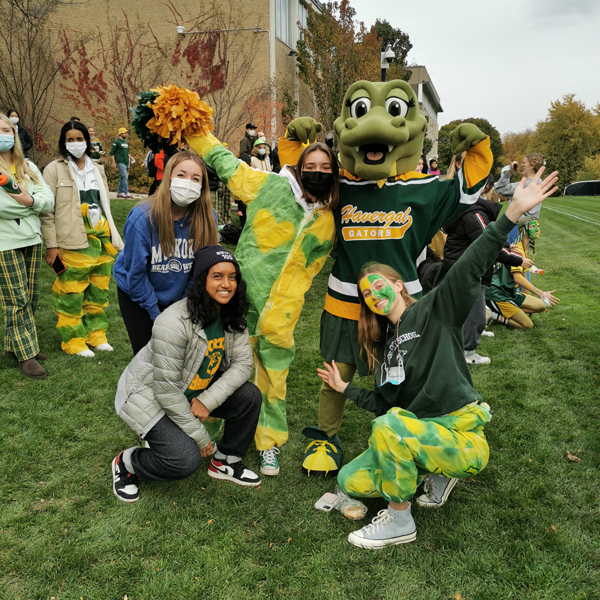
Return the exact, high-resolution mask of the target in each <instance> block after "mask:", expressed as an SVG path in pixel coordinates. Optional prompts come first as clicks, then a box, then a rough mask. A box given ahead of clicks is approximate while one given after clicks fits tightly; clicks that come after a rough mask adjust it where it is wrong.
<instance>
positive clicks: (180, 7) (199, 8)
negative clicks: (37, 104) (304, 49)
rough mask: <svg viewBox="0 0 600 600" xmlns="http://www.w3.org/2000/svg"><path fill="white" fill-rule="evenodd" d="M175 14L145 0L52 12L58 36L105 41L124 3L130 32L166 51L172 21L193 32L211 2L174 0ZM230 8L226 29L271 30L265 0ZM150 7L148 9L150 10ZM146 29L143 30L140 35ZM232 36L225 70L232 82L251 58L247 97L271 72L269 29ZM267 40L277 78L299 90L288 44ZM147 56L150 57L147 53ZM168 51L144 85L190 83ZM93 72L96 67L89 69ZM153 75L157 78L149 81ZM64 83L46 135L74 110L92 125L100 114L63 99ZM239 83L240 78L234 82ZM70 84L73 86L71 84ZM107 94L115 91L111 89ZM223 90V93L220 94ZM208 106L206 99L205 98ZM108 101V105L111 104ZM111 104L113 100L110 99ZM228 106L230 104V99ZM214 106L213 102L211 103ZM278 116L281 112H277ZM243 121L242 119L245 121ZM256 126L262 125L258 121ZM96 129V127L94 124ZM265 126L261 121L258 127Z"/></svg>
mask: <svg viewBox="0 0 600 600" xmlns="http://www.w3.org/2000/svg"><path fill="white" fill-rule="evenodd" d="M227 1H228V0H221V5H222V6H226V5H227ZM174 6H175V7H176V10H177V12H178V13H179V15H181V16H176V15H174V13H173V12H172V11H171V10H170V9H169V7H168V6H167V5H166V4H165V3H163V2H156V1H153V2H148V0H129V1H128V2H126V3H118V2H116V1H115V0H110V2H109V3H107V2H106V1H104V0H90V1H89V2H86V3H83V4H77V3H75V4H72V5H68V6H67V5H65V6H64V7H63V8H62V9H61V10H60V11H59V12H58V13H57V15H56V18H55V21H56V25H55V29H56V35H59V34H60V32H61V31H62V30H68V31H70V32H72V33H70V34H69V35H70V36H73V39H74V36H75V35H76V33H75V32H77V33H79V34H84V33H86V32H92V33H94V34H95V35H96V36H100V37H101V38H102V42H103V43H105V44H106V43H108V40H109V34H108V32H109V27H110V25H109V24H110V23H112V26H113V27H114V25H115V23H117V22H118V23H120V24H124V23H125V17H124V16H123V12H122V10H123V7H126V14H127V18H128V19H129V24H130V27H131V29H132V30H133V31H134V35H138V34H139V33H140V32H142V33H143V39H144V40H145V41H147V42H148V43H149V42H151V40H152V34H154V36H155V37H156V39H157V40H158V41H159V43H160V45H161V46H162V47H163V48H167V49H170V48H172V47H174V45H175V43H176V42H177V40H178V39H179V38H180V36H178V34H177V32H176V25H178V24H181V25H184V26H185V27H186V30H188V31H190V30H195V29H197V26H194V23H193V22H192V19H193V17H194V16H195V15H198V14H200V13H202V12H203V11H208V9H209V7H210V6H211V3H210V2H206V1H200V2H183V3H182V2H176V3H174ZM233 6H234V7H235V9H234V13H235V15H234V17H233V18H232V22H230V23H229V24H226V27H230V28H231V27H255V26H257V27H261V28H262V29H264V30H267V29H269V28H270V15H269V11H270V5H269V0H234V3H233ZM149 8H151V9H150V10H149ZM198 25H199V26H200V28H201V29H202V30H206V29H214V28H216V27H219V28H220V27H222V26H223V24H217V23H215V22H214V21H207V22H204V23H199V24H198ZM144 31H145V33H144ZM228 35H230V36H232V42H231V43H232V47H231V48H229V54H228V58H229V65H228V69H229V74H228V81H229V82H230V85H236V84H234V81H237V80H238V78H236V73H238V72H239V70H240V69H242V68H243V67H242V66H241V64H240V63H244V64H249V61H251V73H250V75H249V76H248V77H247V78H246V80H245V81H244V82H243V85H241V94H239V96H241V97H243V96H247V95H248V92H249V91H251V90H252V89H254V88H256V87H259V88H262V89H263V91H264V90H265V89H267V90H268V88H269V76H270V63H269V54H270V47H269V37H270V36H269V34H267V33H258V34H257V33H254V32H253V31H238V32H234V33H229V34H228ZM252 39H255V40H256V45H255V49H254V52H253V53H252V56H251V57H244V56H243V52H242V48H246V49H247V48H248V47H249V46H248V44H251V40H252ZM185 40H186V42H188V40H189V41H191V36H186V38H185ZM271 40H272V42H271V43H273V45H274V54H275V75H276V77H275V81H276V82H278V81H282V82H284V83H285V85H286V86H287V87H288V88H289V89H291V90H295V91H297V92H299V87H298V81H297V77H296V73H295V70H296V61H295V58H294V57H292V56H287V54H288V53H289V52H290V50H291V48H289V47H288V46H287V45H285V44H283V43H282V42H280V41H279V40H277V39H275V36H274V33H273V34H272V35H271ZM99 44H100V41H99V40H94V41H91V42H89V43H88V44H87V46H86V48H87V51H88V55H89V56H91V57H96V59H97V56H98V54H97V49H98V47H99ZM149 57H150V58H151V56H149ZM170 57H171V54H170V55H169V57H167V59H166V60H164V61H163V67H162V70H161V72H160V74H159V75H158V76H157V77H155V78H151V77H150V72H152V73H154V71H153V70H152V69H147V70H146V72H145V73H143V74H142V77H141V81H142V82H143V84H144V87H146V88H147V87H151V86H152V85H156V84H158V83H163V82H164V83H175V84H176V85H179V86H189V85H190V83H189V81H188V76H189V68H187V69H186V68H182V65H183V64H184V63H183V61H182V62H181V63H180V66H179V67H177V68H173V67H172V65H171V59H170ZM92 74H94V70H93V69H92ZM104 79H105V80H106V81H109V80H110V79H111V76H110V75H109V74H108V73H104ZM150 79H156V80H152V81H151V80H150ZM60 83H62V85H57V87H56V92H55V95H56V98H55V103H54V108H53V112H52V115H51V117H52V120H53V122H54V123H55V125H54V127H53V128H52V129H53V131H51V132H50V134H51V135H52V134H54V135H56V134H57V133H58V129H59V127H60V125H61V124H62V123H64V122H65V121H67V120H68V119H69V117H70V116H71V115H73V114H75V115H77V116H79V117H80V118H81V119H82V121H83V122H84V123H86V124H91V122H92V121H94V120H95V121H98V120H99V117H96V119H94V118H93V117H92V114H91V111H90V109H89V108H88V107H86V106H84V105H82V104H78V103H77V100H76V99H73V98H69V97H67V96H68V95H69V92H67V90H65V89H64V87H63V86H64V84H65V82H64V81H62V80H61V82H60ZM237 85H238V86H239V82H238V84H237ZM71 87H74V86H73V85H72V82H71ZM110 92H111V93H112V92H113V90H111V91H110ZM71 95H73V96H75V98H77V93H76V92H75V93H71ZM223 95H225V94H221V96H223ZM298 95H299V96H300V97H302V96H307V94H304V95H303V94H298ZM204 99H205V100H206V101H207V102H208V103H209V104H210V103H211V102H210V99H209V98H208V97H205V98H204ZM109 104H110V103H109ZM113 104H114V103H113ZM230 104H231V102H230ZM233 104H234V106H233V110H232V115H233V116H232V117H231V118H235V115H237V114H238V113H239V112H240V111H241V110H242V107H243V104H244V102H243V100H240V99H239V98H238V101H237V102H236V103H233ZM308 104H309V103H308V102H306V101H304V102H302V104H301V111H300V112H301V114H309V113H310V112H311V111H310V110H309V107H308ZM213 108H215V109H216V106H215V107H213ZM110 112H111V115H110V116H111V117H112V118H113V121H115V127H116V126H117V123H116V122H117V121H118V122H119V123H118V125H121V124H123V123H121V121H124V120H125V117H124V116H123V117H122V118H120V115H119V111H117V110H115V109H114V108H112V107H111V110H110ZM278 118H279V115H278ZM244 123H245V119H244ZM244 123H242V124H241V125H240V127H238V128H237V130H236V131H234V132H232V133H231V134H230V135H228V136H226V139H225V140H224V141H227V142H228V143H229V145H230V147H231V149H232V150H233V151H237V149H238V148H239V139H240V138H241V137H242V136H243V134H244ZM257 125H258V126H259V127H261V125H262V124H259V123H257ZM97 127H98V126H97ZM262 127H264V125H262Z"/></svg>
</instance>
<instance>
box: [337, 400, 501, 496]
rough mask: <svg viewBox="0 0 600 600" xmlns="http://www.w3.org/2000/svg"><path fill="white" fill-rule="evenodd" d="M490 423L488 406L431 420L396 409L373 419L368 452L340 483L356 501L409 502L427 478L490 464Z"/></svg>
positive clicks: (344, 470)
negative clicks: (486, 428) (487, 431)
mask: <svg viewBox="0 0 600 600" xmlns="http://www.w3.org/2000/svg"><path fill="white" fill-rule="evenodd" d="M490 418H491V416H490V411H489V406H488V405H487V404H475V403H473V404H469V405H467V406H463V407H462V408H461V409H459V410H457V411H455V412H453V413H451V414H449V415H446V416H445V417H436V418H430V419H417V417H416V416H415V415H414V414H413V413H411V412H409V411H407V410H404V409H402V408H392V409H391V410H390V411H388V412H387V414H385V415H383V416H381V417H378V418H377V419H374V420H373V422H372V433H371V438H370V444H369V448H368V449H367V450H366V451H365V452H363V453H362V454H361V455H360V456H358V457H357V458H355V459H354V460H353V461H352V462H350V463H348V464H347V465H345V466H344V467H342V469H341V471H340V472H339V474H338V478H337V480H338V483H339V485H340V487H341V488H342V489H343V490H345V491H346V492H347V493H348V494H350V495H352V496H359V497H361V498H378V497H380V496H381V497H383V498H385V499H386V500H387V501H388V502H405V501H407V500H410V499H411V498H412V497H413V496H414V495H415V492H416V491H417V486H418V485H419V484H420V483H421V481H422V480H423V478H424V477H425V475H427V474H429V473H435V474H438V475H445V476H446V477H456V478H463V479H464V478H467V477H470V476H471V475H475V474H477V473H479V472H480V471H482V470H483V469H484V468H485V466H486V465H487V462H488V458H489V448H488V444H487V442H486V440H485V437H484V434H483V426H484V425H485V423H487V422H488V421H489V420H490Z"/></svg>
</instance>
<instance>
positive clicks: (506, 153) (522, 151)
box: [500, 129, 534, 167]
mask: <svg viewBox="0 0 600 600" xmlns="http://www.w3.org/2000/svg"><path fill="white" fill-rule="evenodd" d="M533 135H534V133H533V130H532V129H525V130H524V131H516V132H514V131H509V132H507V133H505V134H504V135H503V136H502V156H501V157H500V162H501V164H502V166H503V167H504V166H505V165H508V164H509V163H510V162H512V161H513V160H514V161H516V162H518V163H519V165H520V164H521V162H522V161H523V158H524V157H525V155H526V154H527V148H528V147H529V144H530V143H531V140H532V138H533Z"/></svg>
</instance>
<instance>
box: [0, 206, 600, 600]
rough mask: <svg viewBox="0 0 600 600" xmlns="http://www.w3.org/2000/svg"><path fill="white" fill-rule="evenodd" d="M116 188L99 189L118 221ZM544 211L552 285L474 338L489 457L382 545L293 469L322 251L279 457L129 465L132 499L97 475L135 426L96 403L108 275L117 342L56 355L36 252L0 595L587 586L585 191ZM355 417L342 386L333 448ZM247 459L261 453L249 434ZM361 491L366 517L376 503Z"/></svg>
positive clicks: (11, 445) (14, 403) (108, 377)
mask: <svg viewBox="0 0 600 600" xmlns="http://www.w3.org/2000/svg"><path fill="white" fill-rule="evenodd" d="M131 206H133V203H132V202H127V201H113V212H114V216H115V220H116V221H117V223H119V224H121V225H122V224H123V222H124V220H125V217H126V215H127V212H128V210H129V209H130V208H131ZM541 225H542V235H541V238H540V240H539V242H538V243H537V244H536V246H537V254H536V259H535V263H536V265H537V266H538V267H541V268H544V269H545V271H546V274H545V275H538V276H535V275H534V276H533V277H534V278H535V283H536V285H537V286H539V287H542V288H543V289H544V290H554V289H556V290H557V291H556V295H557V296H558V297H559V298H560V300H561V303H560V305H559V306H558V307H557V308H554V309H552V310H551V311H550V312H549V313H546V314H542V315H537V316H534V317H533V318H534V322H535V328H534V329H533V330H531V331H515V330H509V329H507V328H504V327H502V326H499V325H492V326H491V329H492V331H493V332H494V333H495V338H493V339H484V341H483V344H482V347H481V352H482V353H483V354H486V355H488V356H490V357H491V359H492V363H491V365H488V366H485V365H483V366H479V367H473V368H472V373H473V377H474V380H475V386H476V388H477V389H478V390H479V391H480V392H481V394H482V396H483V397H484V399H485V400H486V401H487V402H488V403H489V404H490V405H491V407H492V411H493V419H492V421H491V423H490V424H489V425H488V426H487V427H486V435H487V437H488V441H489V444H490V450H491V455H490V462H489V465H488V467H487V469H486V470H485V471H484V472H483V473H482V474H481V475H480V476H479V477H477V478H475V479H473V480H472V481H471V480H466V481H463V482H460V483H459V484H458V486H457V487H456V488H455V491H454V492H453V493H452V497H451V499H450V502H449V503H448V504H447V505H446V506H444V507H443V508H442V509H440V510H429V511H427V510H425V509H421V508H419V507H418V506H416V505H415V506H414V507H413V514H414V517H415V521H416V523H417V529H418V538H417V541H416V542H415V543H412V544H408V545H405V546H396V547H392V548H388V549H385V550H382V551H379V552H377V551H369V550H361V549H358V548H355V547H354V546H352V545H350V544H349V543H348V542H347V541H346V537H347V535H348V533H349V532H350V531H352V530H354V529H356V528H357V524H356V523H352V522H350V521H347V520H346V519H344V518H343V517H342V516H341V515H340V514H339V513H337V512H333V513H330V514H327V513H323V512H320V511H316V510H315V509H314V508H313V504H314V502H315V501H316V500H317V499H318V498H319V497H320V496H321V495H322V494H323V493H324V492H326V491H333V487H334V482H333V481H331V480H325V481H324V480H318V479H307V478H306V477H305V476H304V475H302V473H301V470H300V462H301V458H302V455H303V451H304V447H305V444H306V440H305V439H304V438H303V437H302V435H301V433H300V431H301V429H302V427H303V426H304V425H309V424H316V422H317V396H318V389H319V384H320V380H319V379H318V378H317V376H316V374H315V368H316V367H317V366H318V364H319V362H320V357H319V351H318V343H319V319H320V316H321V310H322V305H323V300H324V295H325V290H326V282H327V275H328V271H329V269H330V268H331V262H332V261H331V260H330V261H328V263H327V265H326V268H325V269H324V271H323V272H322V273H321V274H320V276H319V277H318V278H317V279H316V281H315V283H314V285H313V287H312V289H311V290H310V292H309V294H308V295H307V299H306V305H305V308H304V311H303V313H302V317H301V319H300V323H299V324H298V327H297V329H296V346H297V357H296V361H295V363H294V365H293V366H292V368H291V369H290V375H289V379H288V415H289V416H288V420H289V425H290V441H289V443H288V444H286V446H284V448H283V449H282V453H281V456H280V459H281V466H282V473H281V475H280V476H279V477H275V478H270V479H268V478H263V484H262V486H261V488H259V489H244V488H241V487H238V486H236V485H234V484H231V483H226V482H218V481H215V480H213V479H210V478H209V477H208V476H207V474H206V468H205V466H203V467H202V468H201V469H200V470H199V471H198V472H197V473H196V474H195V475H194V476H192V477H190V478H189V479H187V480H184V481H181V482H176V483H171V484H165V483H155V482H143V483H142V485H141V497H140V500H139V501H138V502H137V503H136V504H133V505H128V504H124V503H122V502H119V501H118V500H117V499H116V498H115V497H114V496H113V494H112V488H111V473H110V462H111V460H112V459H113V457H114V456H115V455H116V454H117V453H118V452H119V451H120V450H121V449H123V448H126V447H128V446H131V445H132V444H134V443H135V442H136V437H135V435H134V434H133V432H132V431H131V430H130V429H129V428H128V427H127V426H126V425H125V424H124V423H123V422H122V421H121V420H120V419H119V418H118V417H117V416H116V414H115V412H114V407H113V401H114V395H115V390H116V385H117V380H118V378H119V376H120V374H121V372H122V371H123V369H124V368H125V366H126V365H127V363H128V362H129V360H130V359H131V356H132V354H131V348H130V345H129V340H128V338H127V334H126V331H125V327H124V325H123V322H122V320H121V317H120V312H119V308H118V304H117V295H116V284H115V283H114V281H113V283H112V284H111V296H110V306H109V307H108V318H109V323H110V327H109V331H108V339H109V341H110V343H111V344H113V345H114V346H115V352H113V353H97V355H96V358H94V359H82V358H79V357H76V356H67V355H65V354H63V353H62V352H61V351H60V341H59V337H58V334H57V332H56V329H55V325H56V317H55V315H54V313H53V311H52V308H51V301H50V298H51V286H52V282H53V274H52V272H51V270H50V269H49V268H48V267H47V266H46V265H45V264H44V265H43V267H42V279H41V306H40V310H39V312H38V313H37V324H38V334H39V338H40V344H41V350H42V351H43V352H45V353H46V354H47V355H48V361H47V363H44V366H45V367H46V369H47V371H48V377H47V378H46V379H45V380H43V381H33V380H27V379H25V378H23V377H22V376H21V374H20V372H19V370H18V369H17V368H15V366H14V364H13V363H12V362H10V361H9V360H7V359H4V358H2V357H0V409H1V410H0V435H1V440H2V458H1V463H0V464H1V467H0V468H1V470H0V497H1V498H2V509H1V513H0V598H1V599H14V598H22V599H29V598H36V599H37V598H40V599H50V598H52V597H54V598H56V599H57V600H59V599H60V600H63V599H64V600H66V599H75V600H79V599H80V598H83V599H84V600H91V599H99V600H107V599H108V600H112V599H114V600H117V599H120V600H122V599H123V598H124V597H125V596H127V598H128V599H129V600H141V599H144V600H150V599H171V598H173V599H179V598H211V599H221V598H232V599H244V598H251V599H262V598H282V599H286V600H290V599H296V598H298V599H304V598H307V599H308V598H316V597H318V598H325V599H361V600H362V599H381V600H384V599H385V600H396V599H398V600H399V599H411V600H412V599H417V600H434V599H435V600H437V599H448V600H450V599H453V598H462V599H464V598H467V599H469V600H480V599H499V600H506V599H508V598H514V599H522V598H528V599H536V600H537V599H553V600H554V599H583V598H590V599H591V598H600V591H599V590H600V576H599V569H600V564H599V562H600V561H599V557H598V551H599V548H600V541H599V540H600V536H599V533H600V515H599V504H600V477H599V473H598V466H599V456H600V444H599V427H598V423H599V416H600V402H599V401H600V397H599V392H598V384H599V381H598V372H599V367H600V364H599V363H600V360H599V354H600V343H599V338H598V333H599V328H600V327H599V326H600V312H599V310H598V297H599V295H600V283H599V282H600V245H599V244H598V241H599V240H600V198H573V197H567V198H555V199H551V200H548V201H547V203H546V206H545V208H543V209H542V218H541ZM366 385H370V382H369V381H367V382H366ZM370 420H371V416H370V415H369V414H367V413H365V412H364V411H361V410H360V409H358V408H356V407H355V406H354V405H352V404H350V405H349V406H348V408H347V414H346V418H345V420H344V424H343V428H342V430H341V432H340V437H341V439H342V441H343V443H344V451H345V460H350V459H352V458H353V457H355V456H356V455H357V454H359V453H360V452H362V451H363V450H364V449H365V448H366V444H367V439H368V436H369V432H370ZM567 451H569V452H571V453H572V454H575V455H577V456H578V457H580V458H581V462H580V463H576V462H570V461H569V460H568V459H567ZM246 463H247V464H248V466H249V467H250V468H253V469H255V470H258V456H257V454H256V452H255V451H254V450H251V451H250V452H249V454H248V456H247V461H246ZM367 504H368V507H369V514H368V517H367V519H368V520H370V519H371V518H372V517H373V516H374V515H375V514H376V512H377V511H378V510H380V509H381V508H383V507H384V506H385V503H384V502H383V501H381V500H380V501H375V500H373V501H369V502H367ZM365 522H366V521H365ZM359 526H360V525H359Z"/></svg>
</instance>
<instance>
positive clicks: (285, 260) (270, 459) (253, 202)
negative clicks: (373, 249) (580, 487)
mask: <svg viewBox="0 0 600 600" xmlns="http://www.w3.org/2000/svg"><path fill="white" fill-rule="evenodd" d="M211 117H212V109H211V108H210V107H208V106H207V105H206V104H205V103H204V102H202V101H201V100H200V98H199V97H198V95H197V94H196V93H195V92H191V91H190V90H186V89H184V88H178V87H176V86H172V85H171V86H167V87H159V88H157V89H155V90H150V91H148V92H144V93H143V94H141V95H140V98H139V99H138V105H137V107H136V109H135V112H134V120H133V124H134V126H135V128H136V131H137V133H138V135H139V136H140V137H141V138H142V140H144V142H145V143H146V144H148V145H152V144H158V143H160V144H163V145H164V144H167V145H173V144H178V145H181V143H182V142H183V141H185V142H186V143H187V144H188V145H189V146H190V147H191V148H192V149H193V150H194V151H195V152H196V153H197V154H199V155H200V156H201V157H202V158H203V160H204V161H205V162H206V164H208V165H209V166H211V167H212V168H213V169H214V170H215V171H216V173H217V175H218V177H219V179H220V180H221V181H222V182H224V183H225V184H226V185H227V187H228V188H229V190H231V192H232V194H233V195H234V196H235V197H237V198H239V199H240V200H242V201H243V202H244V203H245V204H246V205H247V207H248V210H247V221H246V224H245V225H244V229H243V231H242V234H241V236H240V239H239V242H238V245H237V248H236V252H235V254H236V258H237V260H238V262H239V265H240V269H241V272H242V277H243V279H244V281H245V282H246V284H247V296H248V299H249V300H250V309H249V312H248V317H247V323H248V332H249V335H250V342H251V344H252V350H253V355H254V366H255V377H254V383H255V384H256V386H257V387H258V388H259V390H260V392H261V395H262V407H261V413H260V418H259V423H258V427H257V429H256V434H255V442H256V448H257V450H259V452H260V471H261V473H262V474H263V475H277V474H278V473H279V461H278V458H277V455H278V454H279V449H278V448H279V447H280V446H282V445H283V444H285V442H286V441H287V438H288V428H287V420H286V380H287V374H288V370H289V367H290V365H291V363H292V361H293V359H294V355H295V347H294V337H293V333H294V328H295V326H296V323H297V321H298V317H299V316H300V312H301V310H302V306H303V304H304V295H305V293H306V291H307V290H308V289H309V287H310V285H311V283H312V280H313V278H314V277H315V275H317V273H319V271H320V270H321V268H322V267H323V265H324V264H325V261H326V260H327V257H328V256H329V254H330V253H331V250H332V247H333V240H334V238H335V227H334V223H333V213H332V210H331V208H330V206H329V205H330V202H331V198H332V192H333V183H331V185H329V187H328V188H327V185H328V184H327V179H329V180H331V181H334V180H335V178H336V177H337V173H338V169H337V164H336V162H335V157H334V156H333V154H332V153H331V151H330V150H329V149H328V148H327V147H326V146H324V145H322V144H321V145H319V144H317V145H315V144H310V145H308V146H307V147H306V148H305V149H304V150H303V152H302V154H303V155H305V156H311V157H314V156H316V155H317V154H316V153H317V152H318V153H321V154H320V160H321V162H322V163H323V161H324V163H326V164H329V165H330V166H332V167H333V168H332V169H331V168H330V171H333V172H332V173H329V174H328V177H325V187H326V188H327V189H323V182H321V188H320V191H319V193H318V194H317V196H318V197H317V196H315V195H310V197H309V193H308V191H307V190H308V186H309V183H310V182H309V183H304V182H302V187H301V185H300V184H301V172H302V169H301V166H299V167H295V166H294V167H288V168H283V169H282V170H281V172H280V173H279V174H275V173H268V172H264V171H258V170H255V169H252V168H250V167H249V166H248V165H247V164H246V163H244V162H243V161H240V160H238V159H237V158H236V157H235V156H234V155H233V154H232V153H231V152H229V150H227V149H226V148H225V147H224V146H223V145H222V144H221V142H220V141H219V140H218V139H217V138H216V137H215V136H214V135H212V133H211V131H212V130H213V125H212V123H211ZM319 131H321V125H320V124H319V123H316V122H315V121H314V120H313V119H300V120H299V121H298V123H297V127H295V128H292V129H290V131H289V134H290V137H291V138H292V139H293V140H294V141H293V142H290V143H293V144H300V145H301V144H302V143H305V142H312V141H314V139H315V138H316V136H317V134H318V133H319ZM282 141H283V142H285V140H282ZM313 152H315V154H312V153H313ZM300 159H301V160H303V158H302V157H300ZM296 162H297V161H295V162H294V163H290V164H293V165H296ZM313 162H315V161H313ZM335 187H336V188H337V182H335ZM303 188H304V192H303ZM205 424H206V422H205ZM209 433H211V434H212V433H213V432H212V431H209Z"/></svg>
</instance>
